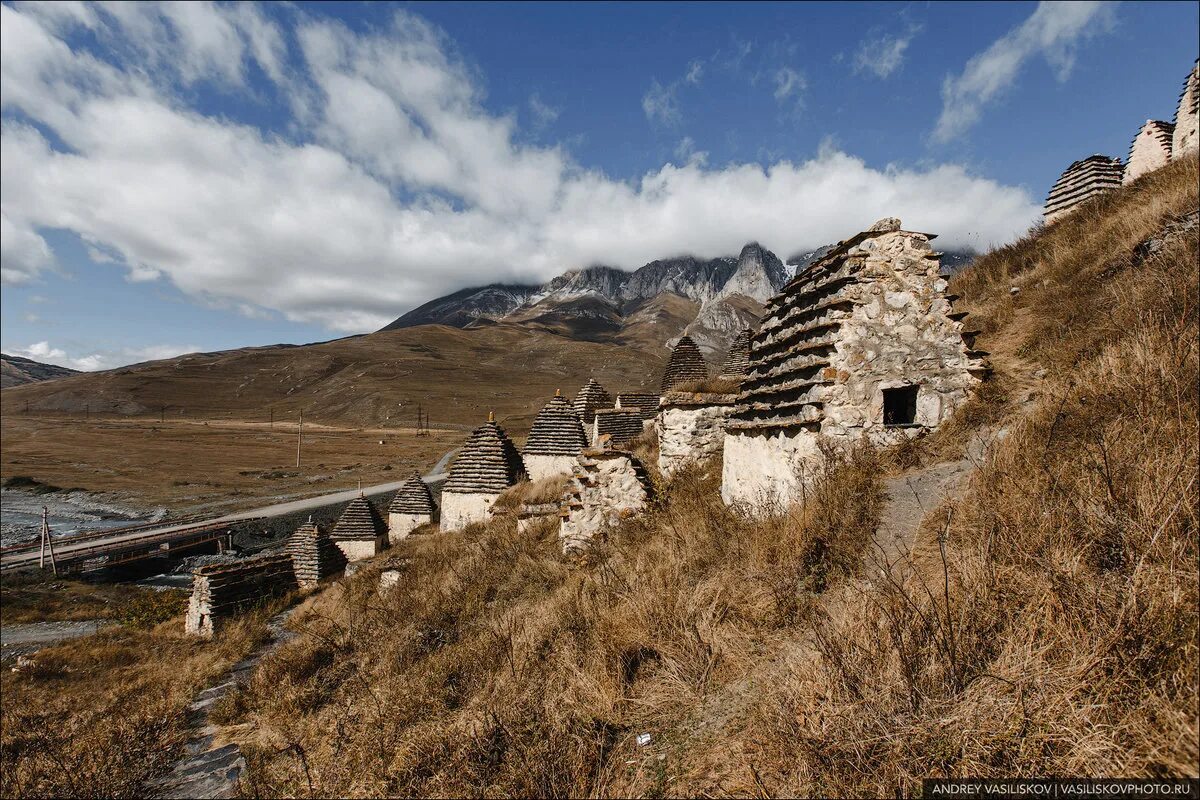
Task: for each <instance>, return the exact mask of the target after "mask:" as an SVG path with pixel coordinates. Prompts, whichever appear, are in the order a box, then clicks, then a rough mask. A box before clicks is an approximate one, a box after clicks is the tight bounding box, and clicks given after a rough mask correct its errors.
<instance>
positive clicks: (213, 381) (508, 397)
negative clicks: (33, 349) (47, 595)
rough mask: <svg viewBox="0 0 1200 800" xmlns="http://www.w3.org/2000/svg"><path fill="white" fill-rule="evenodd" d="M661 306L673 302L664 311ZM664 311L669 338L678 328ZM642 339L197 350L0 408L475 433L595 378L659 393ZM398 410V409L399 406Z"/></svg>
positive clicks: (423, 336) (412, 339) (474, 335)
mask: <svg viewBox="0 0 1200 800" xmlns="http://www.w3.org/2000/svg"><path fill="white" fill-rule="evenodd" d="M668 306H669V303H668ZM676 316H678V315H676V314H672V313H670V312H667V320H668V322H669V323H670V327H671V328H672V334H674V333H677V332H678V330H679V328H682V323H678V322H677V320H676V319H675V317H676ZM656 345H657V337H654V336H651V335H645V334H641V333H636V332H634V334H632V335H631V336H630V337H628V338H622V340H621V341H620V342H607V343H606V342H588V341H575V340H572V339H568V338H565V337H563V336H558V335H555V334H553V333H550V332H546V331H543V330H537V329H533V328H530V327H523V326H515V325H509V324H506V323H501V324H494V325H489V326H486V327H483V328H479V329H472V330H463V329H459V328H451V327H447V326H443V325H424V326H419V327H415V328H405V329H402V330H394V331H382V332H379V333H373V334H370V335H366V336H358V337H352V338H347V339H339V340H336V341H332V342H323V343H320V344H313V345H304V346H298V347H264V348H246V349H240V350H230V351H226V352H221V353H200V354H193V355H185V356H180V357H179V358H172V359H167V360H164V361H152V362H148V363H146V364H139V365H136V366H132V367H127V368H123V369H119V370H112V371H109V372H99V373H88V374H81V375H77V376H73V377H71V378H67V379H62V380H58V381H55V382H53V383H52V384H51V383H48V384H43V385H30V386H21V387H15V388H13V389H6V390H5V391H4V393H3V395H2V397H3V411H4V413H5V414H6V415H7V414H18V413H24V411H25V407H26V404H27V403H28V405H29V408H30V413H32V414H34V415H37V414H61V413H68V414H82V413H84V412H85V411H88V412H90V413H93V414H102V415H103V414H121V415H149V416H153V417H156V418H157V417H158V416H159V413H160V409H161V408H162V407H163V406H165V407H166V409H167V410H166V413H167V415H169V416H173V417H177V418H186V419H211V418H222V419H239V420H246V421H265V420H267V419H268V416H269V414H270V410H271V409H272V408H274V409H275V414H276V418H277V419H279V418H283V417H289V418H293V419H294V418H295V413H296V411H297V410H298V409H303V410H304V414H305V418H306V419H310V420H312V421H314V422H324V423H331V424H343V425H347V424H348V425H354V426H360V427H366V426H374V425H381V424H385V423H387V422H389V420H390V421H392V422H393V423H394V422H395V419H396V416H397V415H399V417H400V418H401V419H403V420H405V421H406V422H408V423H411V422H413V421H414V420H415V413H416V406H417V404H418V403H419V404H421V405H422V406H423V407H424V409H425V411H426V412H427V413H428V414H429V415H430V420H431V424H433V425H434V426H440V425H451V426H471V425H475V424H477V423H478V422H479V421H480V420H481V419H484V418H486V416H487V412H488V411H495V412H496V414H497V418H498V419H501V420H505V419H506V418H509V417H514V418H516V419H514V420H513V423H512V424H514V425H516V426H517V427H518V428H520V426H521V425H528V424H529V421H530V420H532V414H534V413H535V412H536V411H537V409H538V408H540V407H541V405H542V404H543V403H544V402H545V399H546V398H548V397H551V396H553V394H554V390H555V389H559V388H561V389H562V390H563V392H564V393H566V394H568V395H571V394H574V392H575V391H576V390H577V389H578V388H579V387H580V386H582V385H583V384H584V383H586V382H587V379H588V378H589V377H592V376H595V377H596V378H597V379H598V380H600V381H601V382H602V383H604V384H605V385H606V386H610V387H611V388H613V389H617V388H621V389H624V388H629V389H637V388H642V387H648V386H655V385H657V381H658V379H659V377H660V375H659V373H660V371H661V369H662V365H663V364H664V363H665V358H666V356H667V355H668V353H667V351H666V350H665V349H663V348H661V347H658V346H656ZM401 404H403V405H401Z"/></svg>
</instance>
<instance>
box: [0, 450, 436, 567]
mask: <svg viewBox="0 0 1200 800" xmlns="http://www.w3.org/2000/svg"><path fill="white" fill-rule="evenodd" d="M455 452H456V451H455V450H451V451H449V452H448V453H446V454H445V455H443V456H442V458H441V460H439V461H438V463H437V465H436V466H434V468H433V470H432V471H431V472H430V473H429V474H428V475H425V476H423V477H422V480H424V481H425V482H426V483H438V482H440V481H443V480H445V479H446V473H445V472H444V469H445V467H446V464H447V462H449V460H450V457H451V456H452V455H454V453H455ZM403 483H404V481H394V482H391V483H380V484H377V485H375V486H365V487H363V488H362V489H349V490H346V491H342V492H332V493H330V494H322V495H317V496H316V497H308V498H304V499H302V500H291V501H288V502H286V503H275V504H273V505H269V506H262V507H260V508H253V509H248V510H246V511H239V512H237V513H234V514H226V515H224V516H220V517H213V518H211V519H195V518H190V519H185V520H178V521H175V522H171V523H142V524H140V525H131V526H128V527H124V528H116V529H113V528H109V529H108V530H104V531H90V532H88V533H81V534H77V535H75V536H61V537H55V538H54V539H53V544H54V564H55V566H56V567H57V568H58V569H59V570H60V571H66V572H81V571H87V570H91V569H99V568H102V567H107V566H112V565H114V564H123V563H127V562H130V561H137V560H139V559H143V558H152V557H154V556H161V555H164V554H165V553H168V552H170V551H171V550H180V549H185V548H189V547H196V546H199V545H202V544H205V543H209V542H216V541H220V540H222V539H224V538H226V537H228V536H229V535H230V532H231V529H232V528H233V526H234V525H237V524H241V523H245V522H252V521H254V520H260V519H267V518H269V517H281V516H284V515H287V514H294V513H297V512H301V511H313V510H316V509H318V508H323V507H325V506H329V505H333V504H335V503H348V502H350V501H351V500H353V499H354V498H355V497H358V495H359V493H360V492H361V493H362V494H365V495H368V496H371V495H377V494H384V493H386V492H394V491H396V490H397V489H399V488H400V486H401V485H402V484H403ZM40 545H41V543H40V541H33V542H25V543H22V544H18V545H12V546H10V547H6V548H4V549H3V550H0V570H4V571H7V570H11V569H17V568H18V567H32V566H36V565H37V564H38V562H39V561H40V560H41V548H40ZM49 560H50V554H49V552H47V553H46V561H47V562H49Z"/></svg>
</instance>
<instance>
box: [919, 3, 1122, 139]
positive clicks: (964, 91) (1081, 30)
mask: <svg viewBox="0 0 1200 800" xmlns="http://www.w3.org/2000/svg"><path fill="white" fill-rule="evenodd" d="M1115 5H1116V4H1115V3H1102V2H1071V3H1066V2H1042V3H1040V4H1039V5H1038V7H1037V9H1036V10H1035V11H1034V12H1033V14H1031V15H1030V17H1029V19H1027V20H1025V21H1024V22H1023V23H1021V24H1020V25H1019V26H1018V27H1016V28H1014V29H1013V30H1011V31H1009V32H1008V33H1006V34H1005V35H1004V36H1002V37H1001V38H999V39H997V40H996V41H995V42H993V43H992V44H991V46H989V47H988V48H987V49H986V50H984V51H983V52H981V53H977V54H975V55H974V56H972V57H971V59H970V60H969V61H967V65H966V67H965V68H964V69H963V72H962V74H961V75H959V76H957V77H948V78H946V80H945V82H944V83H943V84H942V113H941V116H940V117H938V121H937V127H936V128H935V129H934V132H933V136H934V139H936V140H938V141H941V142H945V141H949V140H950V139H953V138H955V137H956V136H959V135H961V134H962V133H964V132H965V131H966V130H967V129H968V128H970V127H971V126H972V125H974V124H975V123H976V122H978V121H979V118H980V116H981V115H982V113H983V108H984V106H986V105H987V104H988V103H990V102H993V101H994V100H996V99H998V98H999V97H1001V96H1002V95H1003V94H1004V93H1005V91H1006V90H1007V89H1008V88H1009V87H1011V86H1012V84H1013V82H1014V81H1015V80H1016V78H1017V75H1018V74H1019V73H1020V71H1021V68H1022V67H1023V66H1024V65H1025V63H1026V62H1027V61H1029V59H1031V58H1033V57H1034V56H1036V55H1041V56H1042V57H1043V58H1045V59H1046V61H1047V62H1048V63H1049V64H1050V66H1051V67H1052V68H1053V69H1054V71H1055V75H1056V76H1057V78H1058V80H1059V81H1065V80H1066V79H1067V78H1068V77H1069V76H1070V73H1071V69H1072V67H1073V66H1074V63H1075V49H1076V47H1077V46H1078V44H1079V42H1080V41H1081V40H1083V39H1087V38H1089V37H1091V36H1095V35H1097V34H1100V33H1104V32H1107V31H1109V30H1111V28H1112V24H1113V9H1114V8H1115Z"/></svg>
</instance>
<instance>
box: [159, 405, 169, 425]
mask: <svg viewBox="0 0 1200 800" xmlns="http://www.w3.org/2000/svg"><path fill="white" fill-rule="evenodd" d="M166 420H167V407H166V406H159V407H158V421H159V422H166Z"/></svg>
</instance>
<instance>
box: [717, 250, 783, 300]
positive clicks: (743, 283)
mask: <svg viewBox="0 0 1200 800" xmlns="http://www.w3.org/2000/svg"><path fill="white" fill-rule="evenodd" d="M786 282H787V270H786V268H785V267H784V265H783V262H782V261H780V260H779V257H778V256H776V255H775V254H774V253H772V252H771V251H770V250H768V249H766V248H765V247H763V246H762V245H760V244H759V243H758V242H750V243H748V244H747V245H746V246H745V247H743V248H742V252H741V253H740V254H739V255H738V259H737V267H736V268H735V269H734V272H733V275H731V276H730V278H729V280H728V281H726V283H725V286H724V287H722V289H721V296H727V295H731V294H743V295H745V296H746V297H750V298H753V299H755V300H757V301H758V302H760V303H765V302H766V301H767V300H768V299H769V298H770V297H771V296H772V295H774V294H775V293H776V292H778V291H779V289H780V288H781V287H782V286H783V284H784V283H786Z"/></svg>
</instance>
